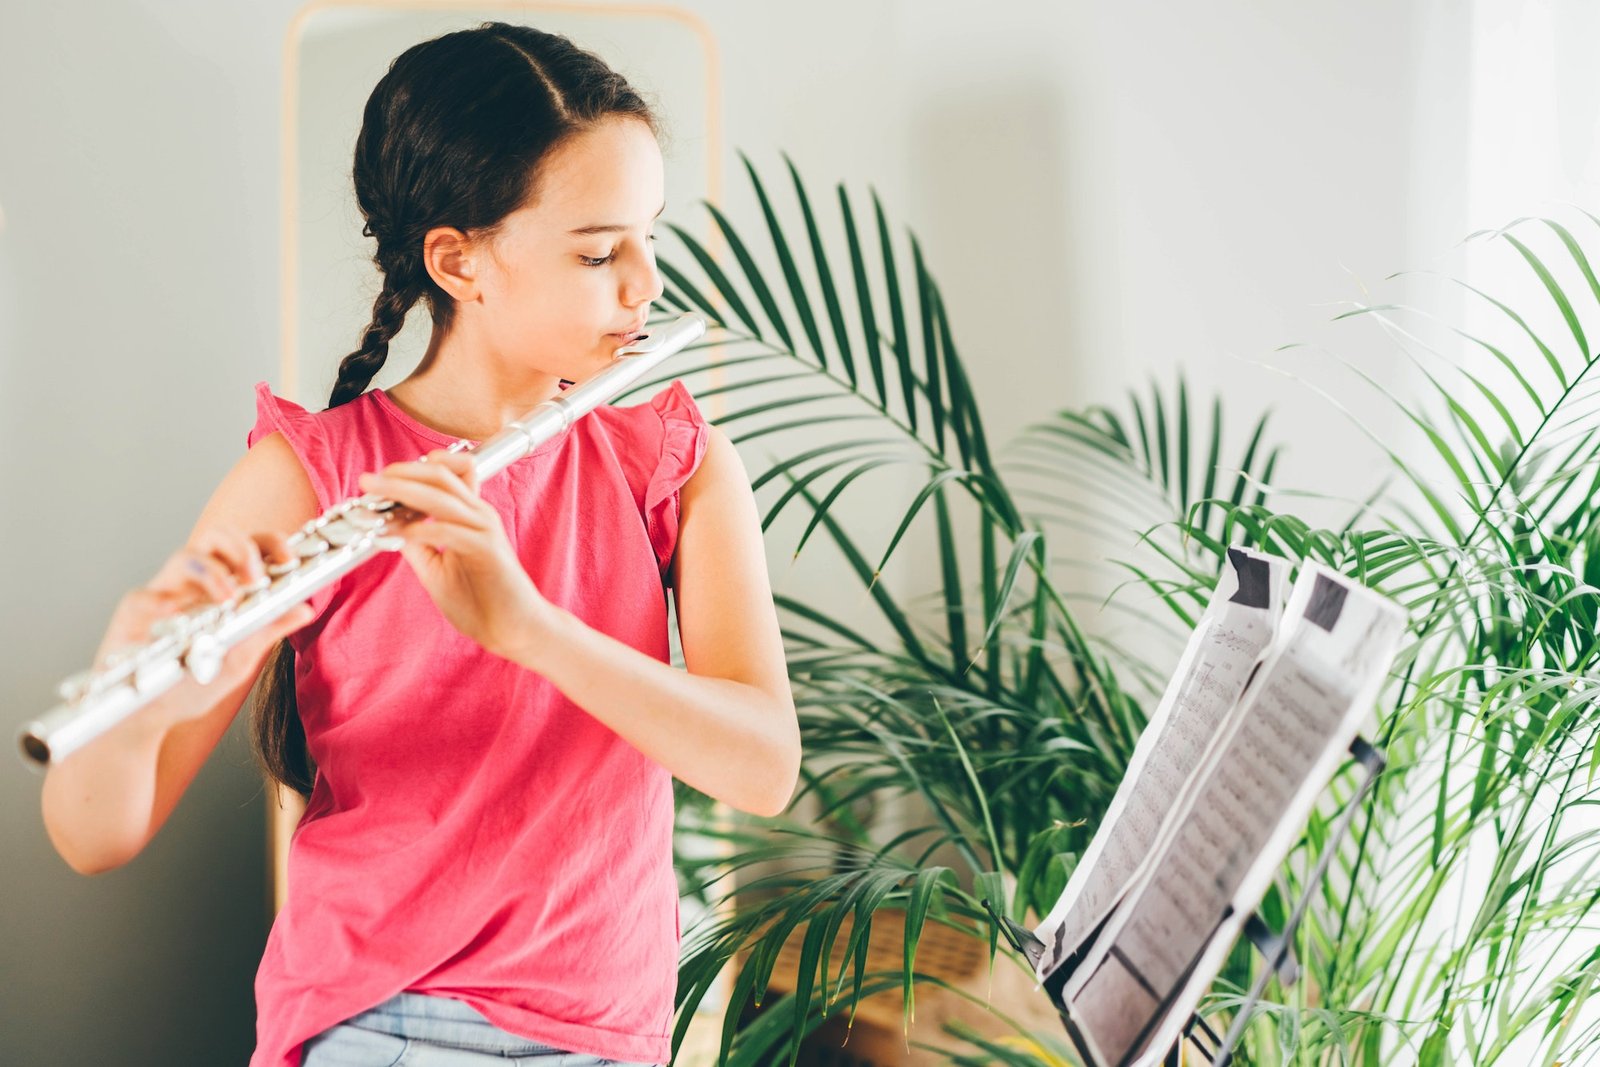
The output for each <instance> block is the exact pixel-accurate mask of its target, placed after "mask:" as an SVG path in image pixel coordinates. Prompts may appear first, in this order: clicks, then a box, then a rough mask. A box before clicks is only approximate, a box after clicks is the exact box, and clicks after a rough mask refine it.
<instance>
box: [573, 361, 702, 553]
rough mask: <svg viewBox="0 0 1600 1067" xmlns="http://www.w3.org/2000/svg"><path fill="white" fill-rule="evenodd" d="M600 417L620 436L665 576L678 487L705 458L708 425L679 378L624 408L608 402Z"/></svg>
mask: <svg viewBox="0 0 1600 1067" xmlns="http://www.w3.org/2000/svg"><path fill="white" fill-rule="evenodd" d="M594 416H599V417H600V421H599V424H598V425H599V426H600V427H601V428H602V430H603V432H606V433H608V434H613V435H618V436H620V437H621V440H620V441H618V442H617V443H618V445H619V447H616V448H614V449H613V450H612V451H613V453H614V454H615V455H616V456H617V457H618V459H619V462H620V463H621V466H622V468H623V472H624V474H625V475H626V476H627V480H628V485H629V488H630V489H632V491H633V494H634V500H635V503H636V504H637V505H638V506H639V510H640V513H641V515H642V516H643V517H644V521H645V529H646V530H647V531H648V532H649V535H650V542H651V545H652V546H653V547H654V549H655V553H656V561H657V563H658V564H659V566H660V568H661V570H662V573H663V574H665V572H666V566H667V563H668V561H669V560H670V559H671V558H672V552H673V547H674V545H675V544H676V542H677V533H678V497H679V493H678V491H679V490H680V489H681V488H682V487H683V484H684V483H685V482H687V481H688V480H689V476H690V475H692V474H693V473H694V472H695V470H696V469H697V468H698V467H699V466H700V461H701V460H702V459H704V458H705V453H706V443H707V441H708V440H709V434H710V429H709V423H707V421H706V418H705V416H704V415H703V414H702V413H701V411H700V406H699V405H698V404H697V403H696V402H695V399H694V397H693V396H691V395H690V393H689V389H688V387H687V386H685V385H684V384H683V382H682V381H681V380H680V379H677V378H674V379H673V380H672V381H671V382H669V383H667V385H666V386H665V387H663V388H662V389H660V390H659V391H657V392H656V393H655V395H653V396H651V397H650V399H648V400H646V401H643V402H641V403H637V404H630V405H628V406H626V407H621V406H617V405H606V406H603V407H600V408H597V409H595V410H594V411H593V412H591V413H590V415H588V416H585V418H592V417H594Z"/></svg>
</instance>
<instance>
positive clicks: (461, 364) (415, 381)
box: [384, 330, 561, 441]
mask: <svg viewBox="0 0 1600 1067" xmlns="http://www.w3.org/2000/svg"><path fill="white" fill-rule="evenodd" d="M484 351H485V349H481V348H480V349H479V354H474V355H472V356H468V355H467V354H466V353H465V352H464V351H463V348H462V345H461V344H460V343H458V342H456V340H455V339H453V338H452V339H450V340H441V339H440V337H439V335H438V331H437V330H435V331H434V336H433V338H432V340H430V341H429V343H428V351H427V353H426V354H425V355H424V356H423V357H422V362H421V363H419V364H418V365H417V369H416V370H414V371H412V372H411V373H410V374H409V375H407V376H406V377H405V379H404V380H402V381H400V382H399V383H397V384H396V385H395V386H394V387H393V388H391V389H386V390H384V392H385V393H386V394H387V395H388V397H389V399H390V400H392V401H394V402H395V404H396V406H398V407H399V408H400V410H401V411H404V412H405V413H406V414H407V415H409V416H411V417H412V418H413V419H416V420H417V421H418V422H420V423H422V424H423V425H424V426H427V427H429V428H430V429H433V430H437V431H438V432H440V433H442V434H445V435H446V436H448V437H465V438H467V439H468V440H471V441H485V440H488V439H489V438H490V437H492V436H494V434H495V433H497V432H498V431H499V430H500V428H501V427H502V426H504V425H505V424H506V423H508V422H510V421H511V420H513V419H517V418H520V417H522V416H523V415H526V414H527V413H528V412H529V411H530V410H532V409H533V408H534V407H535V406H537V405H538V404H539V403H540V402H541V401H544V400H548V399H550V398H551V397H553V396H557V395H559V394H560V392H561V385H560V383H561V377H560V375H557V374H549V373H545V372H543V371H540V370H537V369H535V368H531V367H517V368H511V367H507V366H506V365H505V364H504V363H502V362H500V361H499V360H497V359H495V358H493V357H492V356H491V357H487V358H485V357H484V356H483V355H482V354H481V353H482V352H484Z"/></svg>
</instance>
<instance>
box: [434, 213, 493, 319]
mask: <svg viewBox="0 0 1600 1067" xmlns="http://www.w3.org/2000/svg"><path fill="white" fill-rule="evenodd" d="M482 251H483V250H482V249H481V248H480V247H479V246H478V245H476V244H474V243H473V241H472V239H471V238H469V237H468V236H467V235H466V234H464V233H462V232H461V231H460V230H458V229H456V228H455V227H453V226H436V227H434V228H433V229H431V230H429V231H428V232H427V235H426V236H424V237H423V238H422V265H423V266H424V267H426V268H427V270H428V276H429V277H431V278H432V279H433V280H434V283H435V284H436V285H438V286H439V288H441V289H443V290H444V291H445V292H446V293H448V294H450V296H452V297H454V298H455V299H456V301H457V302H460V303H465V302H468V301H473V300H476V299H478V281H479V278H478V271H479V266H480V263H479V260H480V258H481V255H482Z"/></svg>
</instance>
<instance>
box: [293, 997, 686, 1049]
mask: <svg viewBox="0 0 1600 1067" xmlns="http://www.w3.org/2000/svg"><path fill="white" fill-rule="evenodd" d="M300 1063H301V1067H507V1064H522V1065H525V1067H657V1065H655V1064H648V1063H632V1062H625V1061H623V1060H608V1059H604V1058H602V1057H600V1056H592V1055H590V1054H589V1053H587V1052H567V1051H565V1050H563V1049H559V1048H556V1047H554V1046H552V1045H541V1044H539V1043H538V1042H537V1041H532V1040H530V1039H528V1038H526V1037H518V1036H517V1035H516V1034H510V1033H507V1032H506V1031H504V1030H502V1029H500V1028H499V1027H497V1026H495V1025H494V1024H493V1023H491V1022H490V1021H489V1020H488V1019H486V1018H484V1017H483V1015H481V1014H480V1013H479V1012H478V1010H477V1009H476V1008H474V1007H472V1005H470V1004H466V1003H463V1002H462V1001H459V1000H454V999H452V998H450V997H439V996H431V995H429V994H427V993H397V994H395V995H394V996H392V997H390V998H389V999H388V1000H386V1001H384V1002H383V1003H382V1004H379V1005H378V1006H377V1007H375V1008H369V1009H367V1010H366V1011H364V1012H362V1013H361V1014H359V1015H353V1016H351V1017H350V1018H348V1019H346V1020H345V1021H344V1022H342V1023H339V1024H338V1025H337V1026H334V1027H331V1028H330V1029H327V1030H324V1031H323V1032H322V1033H320V1034H318V1035H317V1036H316V1037H313V1038H310V1039H309V1040H307V1041H306V1043H305V1044H304V1045H303V1046H302V1047H301V1060H300Z"/></svg>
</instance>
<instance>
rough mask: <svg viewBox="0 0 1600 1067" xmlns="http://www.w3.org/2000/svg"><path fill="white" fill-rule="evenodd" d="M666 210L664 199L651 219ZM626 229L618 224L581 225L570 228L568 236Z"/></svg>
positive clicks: (654, 218)
mask: <svg viewBox="0 0 1600 1067" xmlns="http://www.w3.org/2000/svg"><path fill="white" fill-rule="evenodd" d="M665 210H667V205H666V202H665V201H663V202H662V204H661V207H660V208H659V209H658V210H657V211H656V213H655V214H654V215H653V216H651V219H650V221H651V222H654V221H655V220H656V219H659V218H660V217H661V212H663V211H665ZM626 229H627V227H626V226H616V225H610V226H580V227H579V228H578V229H576V230H568V231H567V234H568V236H571V237H588V236H590V235H592V234H596V233H621V232H622V231H623V230H626Z"/></svg>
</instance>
